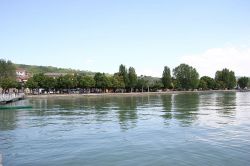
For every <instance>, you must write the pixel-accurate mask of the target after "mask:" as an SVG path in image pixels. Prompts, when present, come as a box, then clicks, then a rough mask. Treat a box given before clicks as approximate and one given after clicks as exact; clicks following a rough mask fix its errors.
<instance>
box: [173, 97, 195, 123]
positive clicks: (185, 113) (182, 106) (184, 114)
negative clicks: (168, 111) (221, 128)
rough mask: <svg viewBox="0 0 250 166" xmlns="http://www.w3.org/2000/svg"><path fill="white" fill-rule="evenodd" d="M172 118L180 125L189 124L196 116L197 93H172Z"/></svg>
mask: <svg viewBox="0 0 250 166" xmlns="http://www.w3.org/2000/svg"><path fill="white" fill-rule="evenodd" d="M173 104H174V109H173V110H174V118H175V119H176V120H179V121H180V122H181V123H182V125H191V124H192V123H193V122H194V121H195V120H196V119H197V118H198V117H197V113H198V109H199V94H196V93H192V94H178V95H174V103H173Z"/></svg>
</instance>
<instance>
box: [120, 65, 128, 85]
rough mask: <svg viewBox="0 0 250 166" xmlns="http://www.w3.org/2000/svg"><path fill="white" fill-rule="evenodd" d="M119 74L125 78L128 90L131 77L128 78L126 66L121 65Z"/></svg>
mask: <svg viewBox="0 0 250 166" xmlns="http://www.w3.org/2000/svg"><path fill="white" fill-rule="evenodd" d="M118 74H119V76H121V77H122V78H123V81H124V84H125V87H126V88H127V87H128V85H129V77H128V71H127V68H126V66H125V65H122V64H121V65H120V67H119V72H118Z"/></svg>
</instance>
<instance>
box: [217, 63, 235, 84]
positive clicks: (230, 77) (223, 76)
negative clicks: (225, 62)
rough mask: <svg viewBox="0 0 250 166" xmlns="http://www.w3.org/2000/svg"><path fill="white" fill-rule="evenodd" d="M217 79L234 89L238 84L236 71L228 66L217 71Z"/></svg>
mask: <svg viewBox="0 0 250 166" xmlns="http://www.w3.org/2000/svg"><path fill="white" fill-rule="evenodd" d="M215 81H216V82H220V84H224V86H225V88H227V89H233V88H234V87H235V86H236V77H235V75H234V72H233V71H230V70H229V69H226V68H225V69H223V70H222V71H217V72H216V74H215Z"/></svg>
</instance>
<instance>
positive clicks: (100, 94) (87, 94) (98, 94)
mask: <svg viewBox="0 0 250 166" xmlns="http://www.w3.org/2000/svg"><path fill="white" fill-rule="evenodd" d="M213 92H217V93H218V92H219V93H220V92H223V93H226V92H240V91H239V90H206V91H166V92H133V93H83V94H40V95H25V97H26V98H55V97H84V96H85V97H128V96H149V95H167V94H169V95H171V94H184V93H202V94H204V93H213Z"/></svg>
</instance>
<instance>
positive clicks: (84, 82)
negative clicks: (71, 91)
mask: <svg viewBox="0 0 250 166" xmlns="http://www.w3.org/2000/svg"><path fill="white" fill-rule="evenodd" d="M79 87H80V88H93V87H95V80H94V78H93V77H91V76H82V77H81V78H80V81H79Z"/></svg>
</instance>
